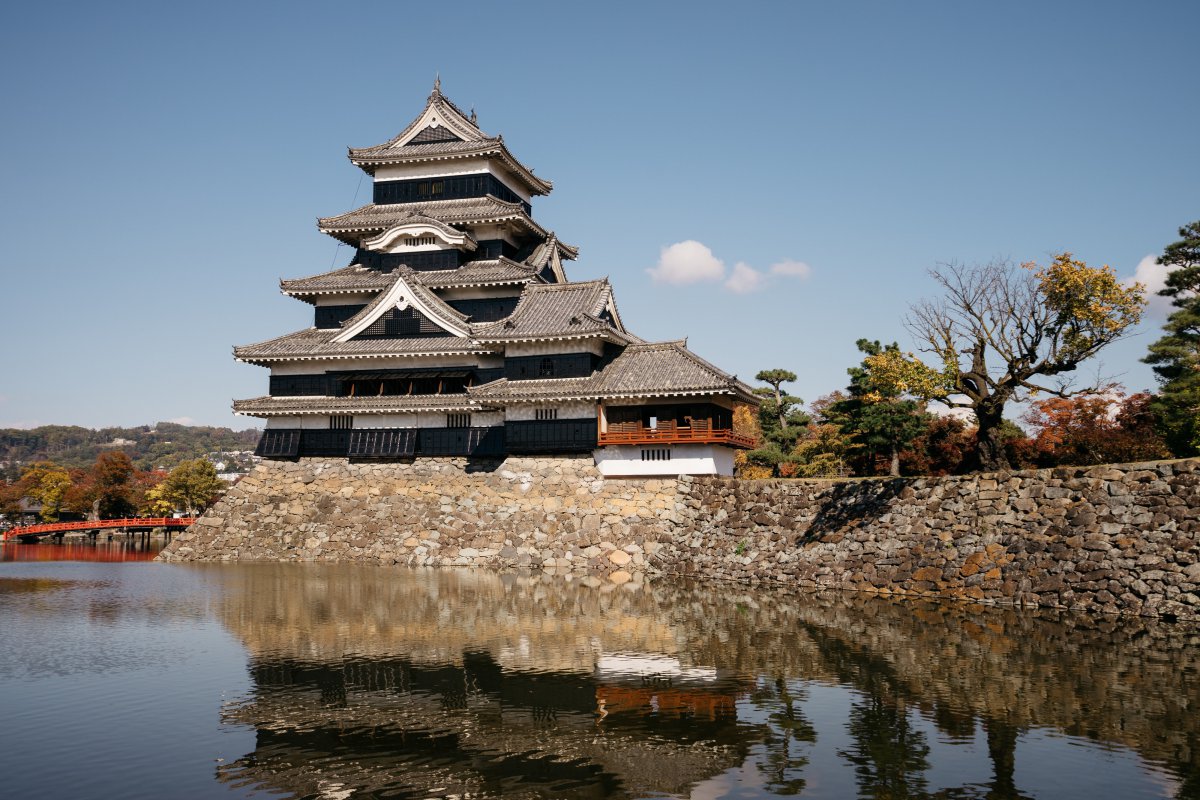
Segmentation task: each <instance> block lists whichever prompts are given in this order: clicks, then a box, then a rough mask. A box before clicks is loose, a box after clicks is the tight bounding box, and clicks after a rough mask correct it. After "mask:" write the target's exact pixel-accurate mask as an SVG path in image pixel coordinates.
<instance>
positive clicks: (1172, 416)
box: [1142, 221, 1200, 456]
mask: <svg viewBox="0 0 1200 800" xmlns="http://www.w3.org/2000/svg"><path fill="white" fill-rule="evenodd" d="M1179 236H1180V240H1179V241H1177V242H1174V243H1172V244H1169V245H1167V247H1166V248H1165V249H1164V250H1163V254H1162V255H1161V256H1159V257H1158V263H1159V264H1162V265H1163V266H1166V267H1168V268H1170V272H1168V273H1167V276H1166V286H1165V288H1163V289H1162V290H1161V291H1159V294H1160V295H1162V296H1163V297H1169V298H1171V305H1172V306H1173V307H1174V308H1175V309H1176V310H1175V311H1174V312H1172V314H1171V315H1170V316H1169V317H1167V321H1166V323H1165V324H1164V325H1163V329H1164V330H1165V331H1166V335H1165V336H1163V337H1162V338H1161V339H1159V340H1158V341H1157V342H1154V343H1153V344H1152V345H1150V348H1149V349H1150V354H1149V355H1147V356H1146V357H1145V358H1144V359H1142V361H1143V362H1145V363H1147V364H1150V365H1151V366H1152V367H1153V368H1154V373H1155V375H1157V376H1158V383H1159V394H1158V396H1157V397H1156V398H1155V400H1154V403H1153V405H1152V408H1153V411H1154V413H1155V414H1156V415H1157V417H1158V420H1159V425H1160V428H1161V431H1162V434H1163V437H1164V438H1165V439H1166V441H1167V445H1168V446H1169V447H1170V448H1171V452H1172V453H1174V454H1175V455H1176V456H1191V455H1196V454H1198V453H1200V221H1197V222H1193V223H1191V224H1189V225H1185V226H1184V227H1182V228H1180V229H1179Z"/></svg>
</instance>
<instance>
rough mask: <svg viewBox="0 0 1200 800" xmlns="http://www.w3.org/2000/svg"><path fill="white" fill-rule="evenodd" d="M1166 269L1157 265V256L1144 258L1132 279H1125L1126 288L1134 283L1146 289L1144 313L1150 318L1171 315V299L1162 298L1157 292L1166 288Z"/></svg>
mask: <svg viewBox="0 0 1200 800" xmlns="http://www.w3.org/2000/svg"><path fill="white" fill-rule="evenodd" d="M1167 272H1168V270H1167V268H1166V267H1165V266H1164V265H1162V264H1159V263H1158V256H1146V257H1145V258H1143V259H1142V260H1141V261H1139V262H1138V265H1137V269H1135V270H1134V271H1133V277H1132V278H1126V279H1125V280H1124V281H1123V283H1124V284H1125V285H1126V286H1129V285H1130V284H1132V283H1134V282H1135V281H1136V282H1138V283H1141V284H1144V285H1145V287H1146V301H1147V302H1146V311H1147V312H1148V313H1149V314H1151V315H1152V316H1156V317H1165V316H1167V315H1168V314H1170V313H1171V298H1169V297H1162V296H1161V295H1159V294H1158V290H1159V289H1161V288H1163V287H1164V286H1166V285H1167V284H1166V278H1167Z"/></svg>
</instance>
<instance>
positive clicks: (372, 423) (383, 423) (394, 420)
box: [354, 413, 417, 428]
mask: <svg viewBox="0 0 1200 800" xmlns="http://www.w3.org/2000/svg"><path fill="white" fill-rule="evenodd" d="M354 427H355V428H415V427H417V415H416V414H412V413H409V414H355V415H354Z"/></svg>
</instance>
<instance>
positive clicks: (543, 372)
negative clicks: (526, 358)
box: [538, 358, 554, 378]
mask: <svg viewBox="0 0 1200 800" xmlns="http://www.w3.org/2000/svg"><path fill="white" fill-rule="evenodd" d="M538 377H539V378H553V377H554V359H553V358H543V359H542V360H541V362H540V363H539V364H538Z"/></svg>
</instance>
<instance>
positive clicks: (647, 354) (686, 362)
mask: <svg viewBox="0 0 1200 800" xmlns="http://www.w3.org/2000/svg"><path fill="white" fill-rule="evenodd" d="M469 393H470V394H471V396H472V397H475V398H477V399H479V400H481V401H485V402H496V403H519V402H546V401H548V400H603V399H616V398H631V399H632V398H645V397H655V396H686V395H706V394H725V395H733V396H734V397H736V398H737V399H739V400H743V401H746V402H753V403H757V402H758V399H757V398H756V397H755V396H754V393H753V390H752V389H751V388H750V387H749V386H747V385H746V384H745V383H743V382H741V381H739V380H738V379H737V377H736V376H730V375H729V374H728V373H726V372H724V371H722V370H721V369H719V368H718V367H715V366H713V365H712V364H710V363H709V362H707V361H705V360H704V359H702V358H700V357H699V356H698V355H696V354H695V353H693V352H692V351H691V350H688V349H687V346H686V344H685V343H684V342H657V343H654V344H646V343H639V344H631V345H629V346H628V347H626V348H625V349H624V350H622V351H621V353H620V355H618V356H617V357H616V358H614V359H613V360H612V361H611V362H610V363H609V364H608V365H606V366H605V367H604V368H603V369H601V370H599V371H598V372H596V373H594V374H592V375H590V376H588V377H586V378H542V379H536V380H521V381H510V380H508V379H506V378H501V379H499V380H496V381H492V382H491V383H487V384H484V385H483V386H479V387H476V388H474V389H471V390H470V392H469Z"/></svg>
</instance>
